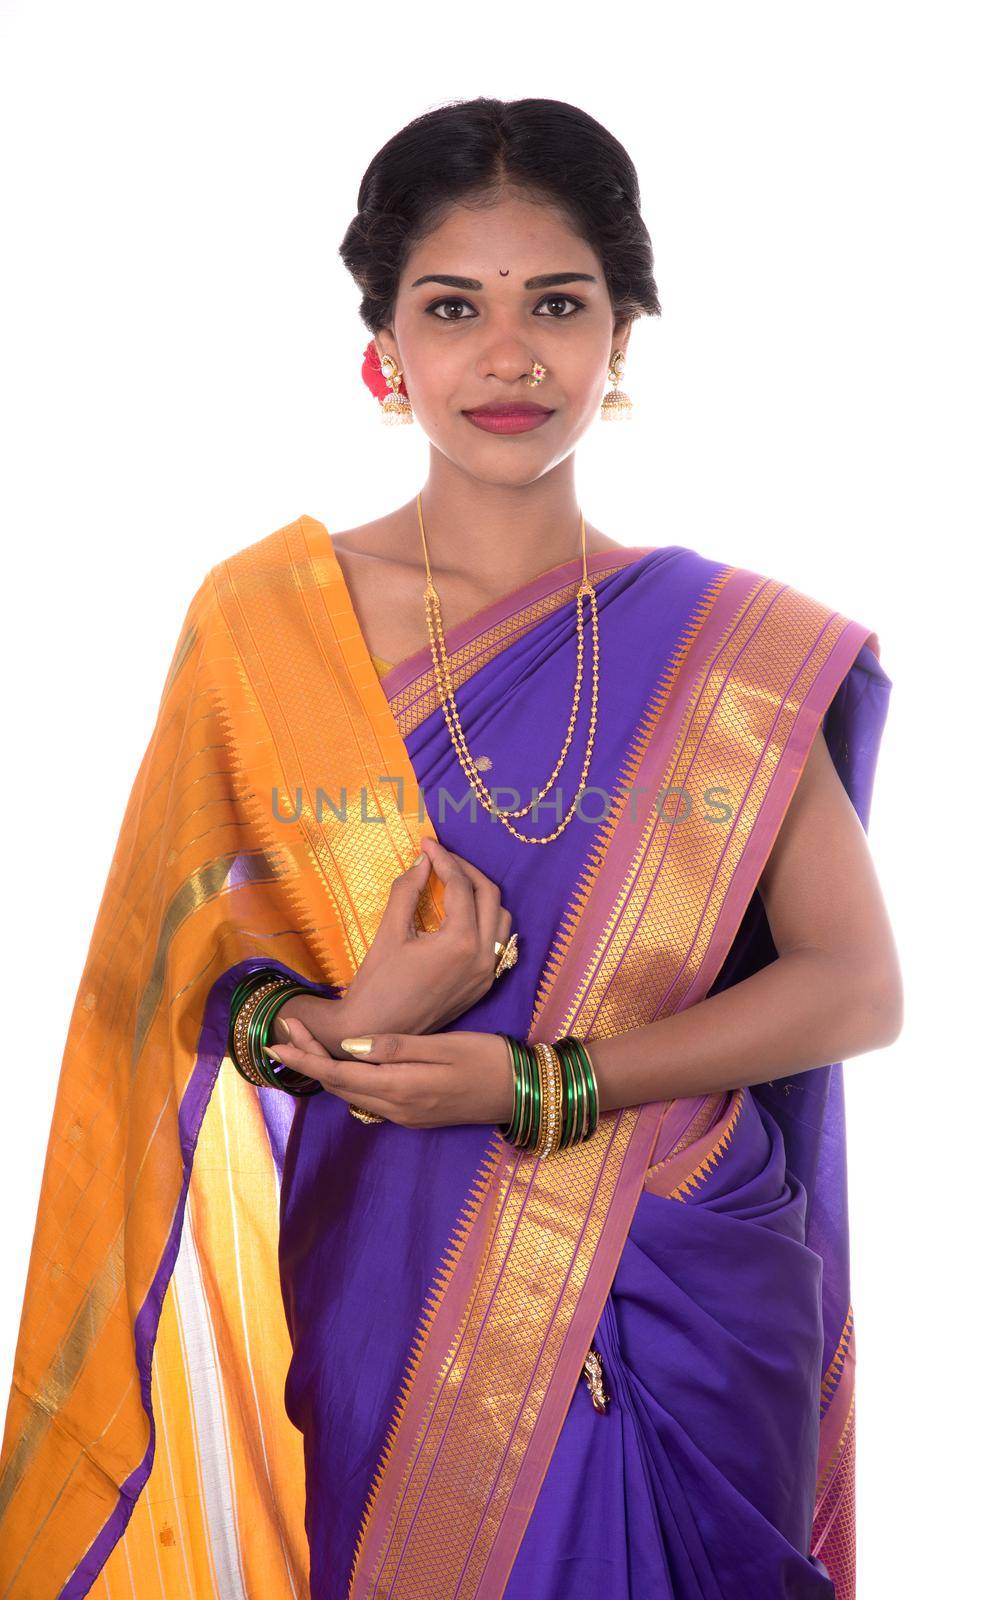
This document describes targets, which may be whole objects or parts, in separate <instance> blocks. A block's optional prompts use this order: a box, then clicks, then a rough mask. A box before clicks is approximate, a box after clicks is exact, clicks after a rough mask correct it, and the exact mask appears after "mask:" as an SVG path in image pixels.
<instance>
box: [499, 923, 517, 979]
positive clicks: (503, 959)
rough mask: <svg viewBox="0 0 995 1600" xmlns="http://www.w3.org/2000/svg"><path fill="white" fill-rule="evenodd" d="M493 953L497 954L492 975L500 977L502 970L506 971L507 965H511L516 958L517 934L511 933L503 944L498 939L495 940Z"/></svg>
mask: <svg viewBox="0 0 995 1600" xmlns="http://www.w3.org/2000/svg"><path fill="white" fill-rule="evenodd" d="M494 954H495V955H496V956H497V964H496V966H495V968H494V976H495V978H500V976H501V974H502V972H507V971H508V969H509V967H513V966H514V965H515V962H516V961H517V960H518V934H517V933H513V934H511V936H510V937H509V938H508V939H506V940H505V942H504V944H502V943H501V942H500V940H497V941H495V945H494Z"/></svg>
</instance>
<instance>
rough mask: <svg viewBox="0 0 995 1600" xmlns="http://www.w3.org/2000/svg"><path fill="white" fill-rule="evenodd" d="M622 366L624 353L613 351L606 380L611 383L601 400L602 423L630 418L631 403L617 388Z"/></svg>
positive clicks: (623, 392) (622, 351) (622, 391)
mask: <svg viewBox="0 0 995 1600" xmlns="http://www.w3.org/2000/svg"><path fill="white" fill-rule="evenodd" d="M624 366H625V351H624V350H613V351H612V358H611V360H610V361H609V363H608V379H609V382H610V383H611V388H610V389H608V390H606V391H605V394H604V396H603V397H602V400H601V418H602V421H603V422H616V421H619V422H621V421H629V420H630V419H631V417H632V401H631V400H630V399H629V396H628V395H627V394H626V393H625V391H624V390H623V389H620V388H619V383H620V382H621V379H622V369H623V367H624Z"/></svg>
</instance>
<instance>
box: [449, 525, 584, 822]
mask: <svg viewBox="0 0 995 1600" xmlns="http://www.w3.org/2000/svg"><path fill="white" fill-rule="evenodd" d="M418 526H419V528H420V529H421V539H422V549H423V550H424V552H425V576H426V579H427V583H426V587H425V619H426V621H427V623H428V637H429V643H430V644H431V647H432V665H433V667H434V669H435V682H436V687H437V688H438V691H439V700H440V702H441V704H442V709H443V711H444V713H445V717H446V725H447V727H448V728H449V737H450V739H451V740H452V744H453V749H454V750H455V751H456V756H457V759H458V760H459V764H460V766H461V767H462V768H463V771H464V773H465V774H466V776H467V778H468V779H469V780H470V785H471V787H472V789H473V790H474V793H475V794H476V795H477V798H478V799H479V800H481V801H482V802H483V804H484V805H485V806H486V807H487V809H488V811H490V812H491V813H492V815H493V816H495V817H497V819H498V821H499V822H500V823H502V825H503V826H504V827H505V828H507V830H508V832H509V833H511V834H514V836H515V838H516V839H521V841H522V843H523V844H549V842H550V840H552V839H556V838H558V837H559V835H560V834H561V833H562V832H563V830H564V828H565V827H566V825H567V823H568V822H569V821H570V819H571V817H572V816H573V814H574V812H575V810H576V808H577V801H578V799H579V798H580V795H581V793H582V792H583V789H584V785H585V783H586V781H587V774H588V769H589V767H590V765H591V752H592V750H593V748H594V730H595V727H596V725H597V720H598V601H597V596H596V594H595V590H594V585H593V584H592V583H591V581H590V579H589V578H588V576H587V534H586V529H585V524H584V515H583V512H582V513H581V518H580V543H581V554H582V556H583V563H584V567H583V577H582V578H581V581H580V583H579V584H578V586H577V672H576V676H575V679H574V694H573V704H572V706H571V708H570V721H569V724H568V726H567V736H566V739H565V740H564V743H563V749H562V750H561V751H560V757H559V760H558V761H557V763H556V766H555V767H554V768H553V770H552V772H551V773H550V776H549V779H548V780H547V782H546V785H545V787H544V788H543V789H542V790H541V792H540V793H539V794H537V795H536V797H535V799H534V800H530V801H529V803H528V804H527V805H524V806H520V807H519V808H518V810H517V811H516V810H512V809H511V808H510V807H509V808H505V809H501V808H500V807H497V806H495V805H494V802H493V798H492V796H491V792H490V790H489V789H488V788H487V785H486V784H485V783H484V781H483V779H482V778H481V776H480V773H479V771H478V769H477V767H476V765H475V764H474V761H473V757H472V756H471V755H470V751H469V749H468V748H467V743H466V738H465V737H464V734H463V725H462V723H461V722H460V716H459V711H458V710H457V706H456V696H455V694H454V692H453V680H452V674H451V672H450V670H449V656H448V653H447V651H446V638H445V632H444V630H443V626H442V608H441V606H440V604H439V596H438V593H437V592H436V588H435V585H434V583H433V582H432V569H431V567H430V566H429V562H428V544H427V542H426V539H425V523H424V520H423V518H422V509H421V495H419V496H418ZM585 595H588V596H589V597H590V601H591V646H592V685H591V723H590V728H589V731H588V735H587V749H586V750H585V752H584V766H583V770H582V771H581V775H580V782H579V783H578V785H577V792H576V794H575V795H574V797H573V800H572V801H571V802H570V809H569V811H568V812H567V814H566V816H565V817H564V818H563V820H562V821H561V822H560V823H559V825H558V826H557V827H556V828H555V829H554V830H553V832H552V833H547V834H543V835H542V836H541V837H536V836H534V835H531V834H527V833H521V832H519V830H518V829H517V828H515V827H513V826H512V824H511V823H510V822H509V821H508V818H509V817H523V816H524V815H525V813H526V812H527V811H531V810H532V808H533V806H535V805H538V803H539V801H540V800H542V799H543V798H544V797H545V796H546V795H547V794H548V793H549V790H550V789H551V788H552V786H553V784H554V783H555V781H556V776H557V773H558V772H559V770H560V768H561V767H562V765H563V763H564V761H565V760H566V756H567V751H568V750H569V749H570V746H571V744H572V743H573V736H574V728H575V727H576V724H577V707H578V705H579V704H580V686H581V684H582V682H583V679H584V596H585Z"/></svg>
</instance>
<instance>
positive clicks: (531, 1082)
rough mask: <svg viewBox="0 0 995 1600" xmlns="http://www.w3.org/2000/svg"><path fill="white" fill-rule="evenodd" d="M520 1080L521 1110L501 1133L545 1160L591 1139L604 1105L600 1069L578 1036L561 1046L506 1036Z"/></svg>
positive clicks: (518, 1099) (517, 1092) (567, 1037)
mask: <svg viewBox="0 0 995 1600" xmlns="http://www.w3.org/2000/svg"><path fill="white" fill-rule="evenodd" d="M501 1037H502V1039H503V1040H504V1042H505V1044H506V1045H507V1046H508V1054H509V1056H510V1058H511V1065H512V1068H513V1070H514V1076H515V1109H514V1111H513V1112H512V1116H511V1121H510V1122H509V1123H507V1124H506V1125H505V1126H504V1127H503V1128H501V1129H500V1130H499V1131H500V1133H501V1136H502V1137H503V1138H505V1139H507V1140H508V1142H509V1144H513V1145H515V1146H516V1147H517V1148H518V1149H520V1150H528V1151H529V1152H530V1153H531V1154H532V1155H535V1156H538V1158H539V1160H540V1161H543V1160H545V1159H546V1157H547V1156H551V1155H555V1154H556V1152H557V1151H558V1150H568V1149H569V1148H570V1147H571V1145H575V1144H581V1143H583V1142H584V1140H586V1139H590V1138H591V1137H592V1135H593V1134H594V1131H595V1129H596V1128H597V1126H598V1118H599V1116H600V1114H601V1104H600V1100H599V1096H598V1080H597V1078H596V1077H595V1075H594V1065H593V1063H592V1061H591V1058H590V1056H589V1055H588V1053H587V1051H586V1050H585V1048H584V1045H583V1043H582V1041H581V1040H580V1039H578V1038H577V1037H576V1035H575V1034H569V1033H568V1034H565V1035H564V1037H563V1038H562V1039H557V1040H556V1042H555V1044H523V1043H522V1041H521V1040H520V1039H514V1038H512V1036H511V1034H509V1033H502V1035H501Z"/></svg>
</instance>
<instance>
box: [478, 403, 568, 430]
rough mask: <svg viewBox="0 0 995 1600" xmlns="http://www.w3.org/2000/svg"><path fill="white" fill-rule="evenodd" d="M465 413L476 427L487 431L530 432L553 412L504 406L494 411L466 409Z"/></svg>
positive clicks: (545, 420)
mask: <svg viewBox="0 0 995 1600" xmlns="http://www.w3.org/2000/svg"><path fill="white" fill-rule="evenodd" d="M463 415H464V417H466V420H467V421H468V422H472V423H473V425H474V427H475V428H483V429H485V431H486V432H487V433H528V432H529V431H530V429H532V428H540V427H542V424H543V423H544V422H548V421H549V419H550V417H551V416H552V415H553V413H552V411H542V410H539V409H537V408H536V407H530V406H502V407H500V408H499V409H496V410H494V411H485V410H478V411H464V413H463Z"/></svg>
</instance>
